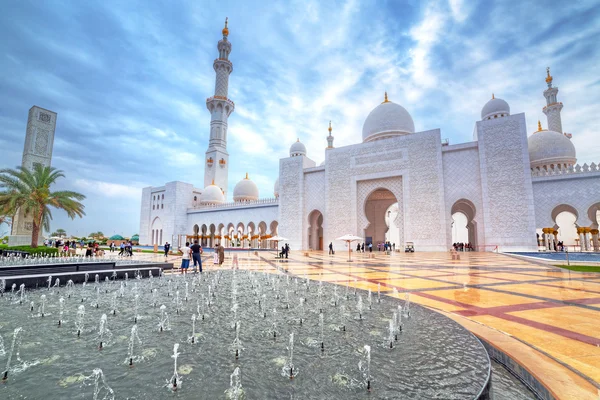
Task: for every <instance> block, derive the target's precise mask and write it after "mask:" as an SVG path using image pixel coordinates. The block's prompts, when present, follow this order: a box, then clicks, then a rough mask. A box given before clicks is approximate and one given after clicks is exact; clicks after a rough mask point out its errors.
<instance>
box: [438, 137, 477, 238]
mask: <svg viewBox="0 0 600 400" xmlns="http://www.w3.org/2000/svg"><path fill="white" fill-rule="evenodd" d="M442 159H443V163H444V196H445V202H446V207H445V210H446V211H445V212H446V216H447V217H448V224H447V230H446V235H447V239H448V242H447V247H448V248H450V246H451V244H452V230H451V229H452V228H451V219H450V218H451V217H452V206H453V205H454V204H455V203H456V202H457V201H458V200H462V199H465V200H469V201H470V202H471V203H473V205H474V206H475V209H476V212H475V218H474V221H475V222H476V223H477V244H479V245H482V244H485V230H484V225H485V221H484V213H483V202H482V200H481V173H480V170H479V150H478V144H477V142H470V143H464V144H457V145H452V146H445V147H443V150H442Z"/></svg>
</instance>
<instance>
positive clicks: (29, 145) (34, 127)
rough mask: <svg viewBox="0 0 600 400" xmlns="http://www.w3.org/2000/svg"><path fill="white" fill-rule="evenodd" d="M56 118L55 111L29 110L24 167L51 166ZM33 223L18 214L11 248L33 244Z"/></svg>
mask: <svg viewBox="0 0 600 400" xmlns="http://www.w3.org/2000/svg"><path fill="white" fill-rule="evenodd" d="M56 116H57V114H56V113H55V112H54V111H50V110H46V109H44V108H41V107H38V106H33V107H31V108H30V109H29V116H28V118H27V130H26V133H25V147H24V149H23V160H22V163H21V166H22V167H24V168H28V169H33V166H34V165H35V164H41V165H43V166H45V167H49V166H50V165H51V162H52V148H53V146H54V131H55V130H56ZM32 221H33V218H32V217H31V216H28V217H27V218H26V217H25V216H24V214H23V211H19V212H18V213H17V215H16V216H15V218H14V220H13V224H12V231H11V235H10V236H9V237H8V244H9V246H21V245H29V244H31V231H32V229H33V222H32ZM39 240H40V241H42V229H40V237H39Z"/></svg>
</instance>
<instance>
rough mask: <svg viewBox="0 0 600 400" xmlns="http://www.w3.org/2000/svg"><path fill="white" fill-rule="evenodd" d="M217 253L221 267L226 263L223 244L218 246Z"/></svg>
mask: <svg viewBox="0 0 600 400" xmlns="http://www.w3.org/2000/svg"><path fill="white" fill-rule="evenodd" d="M217 253H218V254H219V265H223V262H224V261H225V247H223V246H222V245H221V243H219V245H218V246H217Z"/></svg>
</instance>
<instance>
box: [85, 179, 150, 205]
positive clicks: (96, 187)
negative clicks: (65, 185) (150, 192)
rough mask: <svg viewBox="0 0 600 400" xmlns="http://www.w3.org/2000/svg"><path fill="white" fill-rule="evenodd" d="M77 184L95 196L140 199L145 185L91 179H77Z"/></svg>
mask: <svg viewBox="0 0 600 400" xmlns="http://www.w3.org/2000/svg"><path fill="white" fill-rule="evenodd" d="M75 186H76V187H78V188H80V190H81V191H83V192H86V193H90V194H92V195H94V196H102V197H109V198H121V199H132V200H140V199H141V196H142V188H143V187H144V185H139V186H135V184H134V185H131V184H129V185H123V184H120V183H113V182H104V181H97V180H91V179H80V178H79V179H76V180H75Z"/></svg>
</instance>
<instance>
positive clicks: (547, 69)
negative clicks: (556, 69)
mask: <svg viewBox="0 0 600 400" xmlns="http://www.w3.org/2000/svg"><path fill="white" fill-rule="evenodd" d="M546 83H552V75H550V67H546Z"/></svg>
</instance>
